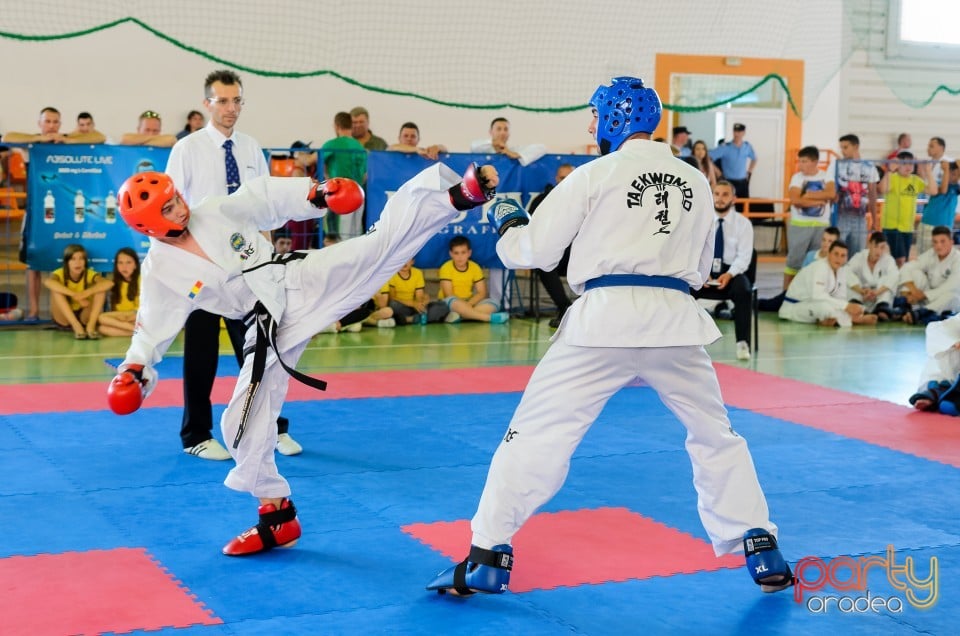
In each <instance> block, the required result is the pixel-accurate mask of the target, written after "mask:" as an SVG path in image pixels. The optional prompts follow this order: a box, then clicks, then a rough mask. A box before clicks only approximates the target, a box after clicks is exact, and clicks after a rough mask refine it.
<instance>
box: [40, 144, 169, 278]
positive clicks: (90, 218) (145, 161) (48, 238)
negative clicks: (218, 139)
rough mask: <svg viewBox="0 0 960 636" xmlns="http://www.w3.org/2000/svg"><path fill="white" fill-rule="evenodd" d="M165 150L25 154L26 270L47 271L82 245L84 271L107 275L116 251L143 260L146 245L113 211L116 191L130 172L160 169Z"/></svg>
mask: <svg viewBox="0 0 960 636" xmlns="http://www.w3.org/2000/svg"><path fill="white" fill-rule="evenodd" d="M169 154H170V149H169V148H151V147H147V146H112V145H96V146H68V145H60V144H37V145H34V146H33V147H31V149H30V169H29V171H28V173H27V192H28V197H29V200H28V204H27V226H26V233H25V240H26V246H27V265H29V267H30V268H31V269H35V270H40V271H52V270H54V269H56V268H58V267H60V266H61V259H62V257H63V250H64V248H65V247H66V246H67V245H69V244H71V243H78V244H80V245H82V246H83V247H84V248H85V249H86V250H87V254H88V256H89V266H90V267H91V268H93V269H95V270H97V271H99V272H109V271H112V270H113V257H114V254H116V252H117V250H118V249H120V248H121V247H132V248H133V249H134V250H136V251H137V253H139V254H140V257H141V258H143V256H144V255H146V253H147V248H149V246H150V242H149V240H148V239H147V238H146V237H145V236H142V235H140V234H138V233H136V232H134V231H133V230H131V229H130V228H129V227H127V224H126V223H124V222H123V219H121V218H120V214H119V211H118V210H117V189H118V188H119V187H120V185H121V184H122V183H123V182H124V181H125V180H126V179H127V177H129V176H130V175H132V174H134V173H135V172H146V171H149V170H159V171H163V169H164V168H165V167H166V165H167V156H168V155H169Z"/></svg>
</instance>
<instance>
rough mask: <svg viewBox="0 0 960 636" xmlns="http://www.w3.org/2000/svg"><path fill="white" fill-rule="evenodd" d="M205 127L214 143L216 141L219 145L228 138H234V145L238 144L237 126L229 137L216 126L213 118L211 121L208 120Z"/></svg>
mask: <svg viewBox="0 0 960 636" xmlns="http://www.w3.org/2000/svg"><path fill="white" fill-rule="evenodd" d="M203 129H204V130H205V131H206V133H207V134H208V135H210V139H213V141H214V143H216V144H217V146H218V147H219V146H222V145H223V142H225V141H226V140H227V139H232V140H233V145H234V146H236V145H237V129H236V128H234V129H233V133H232V134H231V135H230V136H229V137H227V136H226V135H224V134H223V133H222V132H220V131H219V130H217V129H216V127H214V125H213V120H212V119H211V120H210V121H209V122H207V125H206V126H204V128H203Z"/></svg>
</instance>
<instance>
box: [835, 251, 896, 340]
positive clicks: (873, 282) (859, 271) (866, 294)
mask: <svg viewBox="0 0 960 636" xmlns="http://www.w3.org/2000/svg"><path fill="white" fill-rule="evenodd" d="M847 268H848V270H849V273H848V275H847V286H848V287H849V289H850V300H853V301H856V302H860V303H863V307H864V311H865V312H866V313H868V314H876V315H877V318H878V319H879V320H881V321H882V322H886V321H888V320H890V319H891V318H893V317H894V314H893V294H894V292H895V291H896V290H897V281H898V280H899V277H900V270H899V269H898V268H897V262H896V261H895V260H894V259H893V257H892V256H891V255H890V250H889V248H888V246H887V239H886V237H885V236H884V235H883V232H873V233H871V234H870V238H869V239H867V248H866V249H864V250H861V251H859V252H857V253H856V254H854V255H853V258H851V259H850V261H849V262H848V263H847Z"/></svg>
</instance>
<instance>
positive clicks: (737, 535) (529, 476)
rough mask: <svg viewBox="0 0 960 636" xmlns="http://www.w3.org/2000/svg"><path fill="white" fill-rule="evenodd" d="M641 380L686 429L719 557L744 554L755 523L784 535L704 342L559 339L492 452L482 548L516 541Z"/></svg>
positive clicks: (477, 540)
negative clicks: (602, 421) (612, 344)
mask: <svg viewBox="0 0 960 636" xmlns="http://www.w3.org/2000/svg"><path fill="white" fill-rule="evenodd" d="M637 380H643V381H644V382H646V383H647V384H648V385H649V386H650V387H651V388H653V390H655V391H656V392H657V394H658V395H659V396H660V399H661V400H662V401H663V403H664V404H665V405H666V406H667V408H669V409H670V410H671V411H672V412H673V413H674V415H676V416H677V418H678V419H679V420H680V422H681V423H682V424H683V425H684V426H685V427H686V428H687V440H686V448H687V452H688V453H689V455H690V461H691V463H692V464H693V485H694V488H695V489H696V491H697V497H698V499H697V510H698V512H699V513H700V520H701V521H702V523H703V527H704V528H705V529H706V531H707V534H708V535H709V536H710V540H711V542H712V543H713V549H714V551H715V552H716V554H717V555H721V554H729V553H731V552H736V551H739V550H742V549H743V545H742V538H743V533H744V532H746V531H747V530H749V529H751V528H765V529H767V530H768V531H770V532H771V533H772V534H774V535H776V532H777V527H776V526H775V525H773V524H772V523H771V522H770V519H769V512H768V510H767V502H766V499H765V498H764V496H763V491H762V490H761V489H760V484H759V482H758V481H757V474H756V470H755V469H754V466H753V459H752V458H751V457H750V451H749V450H748V449H747V443H746V441H745V440H744V439H743V438H742V437H740V436H739V435H737V434H736V433H734V432H733V429H732V428H731V427H730V420H729V419H728V418H727V410H726V408H725V407H724V406H723V399H722V398H721V396H720V385H719V383H718V382H717V376H716V373H715V371H714V369H713V366H712V364H711V362H710V357H709V355H707V352H706V351H705V350H704V348H703V347H702V346H687V347H662V348H624V349H613V348H599V347H575V346H572V345H567V344H564V343H563V342H560V341H557V342H554V343H553V345H551V347H550V349H549V350H548V351H547V353H546V355H544V357H543V359H542V360H541V361H540V363H539V364H538V365H537V368H536V370H535V371H534V373H533V376H532V377H531V378H530V383H529V384H528V385H527V388H526V390H525V391H524V393H523V397H522V398H521V400H520V405H519V406H518V407H517V411H516V413H514V416H513V419H512V420H511V421H510V426H509V429H508V432H507V435H506V436H505V437H504V440H503V441H501V442H500V446H499V448H497V451H496V453H495V454H494V456H493V461H492V462H491V464H490V471H489V473H488V475H487V483H486V486H485V487H484V489H483V495H482V496H481V498H480V505H479V508H478V510H477V513H476V515H475V516H474V517H473V521H472V528H473V544H474V545H477V546H479V547H482V548H487V549H489V548H492V547H493V546H495V545H500V544H509V543H510V542H511V540H512V538H513V535H514V533H516V531H517V530H519V529H520V526H522V525H523V524H524V523H525V522H526V521H527V519H528V518H530V516H531V515H533V513H534V512H535V511H536V510H537V509H538V508H539V507H540V506H542V505H543V504H544V503H546V502H547V501H549V500H550V498H551V497H553V495H554V494H556V492H557V491H558V490H559V489H560V486H562V485H563V482H564V480H565V479H566V476H567V472H568V470H569V468H570V457H571V456H572V455H573V453H574V451H575V450H576V448H577V446H578V445H579V443H580V440H581V439H583V436H584V435H585V434H586V432H587V430H588V429H589V428H590V426H591V425H592V424H593V422H594V421H595V420H596V418H597V416H598V415H599V414H600V411H602V410H603V407H604V405H605V404H606V403H607V400H609V399H610V397H611V396H613V394H615V393H616V392H617V391H619V390H620V389H621V388H623V387H625V386H628V385H630V384H633V383H635V382H636V381H637ZM507 440H509V441H507ZM637 470H638V472H639V471H642V470H643V468H642V467H641V466H638V467H637Z"/></svg>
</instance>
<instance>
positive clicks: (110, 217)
mask: <svg viewBox="0 0 960 636" xmlns="http://www.w3.org/2000/svg"><path fill="white" fill-rule="evenodd" d="M105 207H106V213H105V214H104V220H105V221H106V222H107V223H116V222H117V197H116V195H115V194H114V193H113V190H111V191H110V192H109V193H108V194H107V200H106V204H105Z"/></svg>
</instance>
